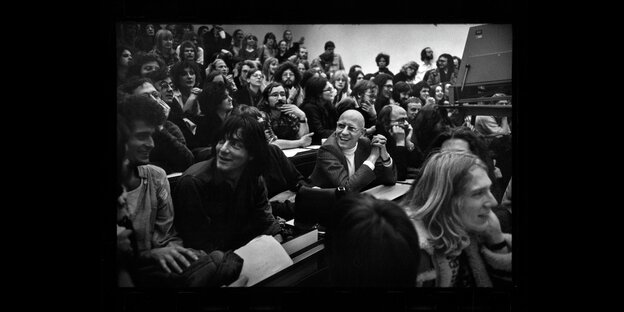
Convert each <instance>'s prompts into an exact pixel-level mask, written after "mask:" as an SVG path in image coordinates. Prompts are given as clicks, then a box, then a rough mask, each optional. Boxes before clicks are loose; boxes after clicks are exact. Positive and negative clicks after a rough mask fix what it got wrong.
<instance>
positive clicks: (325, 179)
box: [310, 134, 397, 192]
mask: <svg viewBox="0 0 624 312" xmlns="http://www.w3.org/2000/svg"><path fill="white" fill-rule="evenodd" d="M370 152H371V145H370V140H369V139H367V138H365V137H360V139H359V140H358V146H357V149H356V150H355V159H354V167H355V173H354V174H353V175H352V176H349V170H348V166H347V159H346V157H345V156H344V154H343V153H342V150H341V149H340V146H338V142H337V141H336V135H335V134H332V135H331V136H330V137H329V138H327V141H325V144H323V145H322V146H321V147H320V148H319V150H318V155H317V158H316V166H315V167H314V171H312V174H311V175H310V180H311V181H312V184H313V185H316V186H318V187H321V188H333V187H338V186H344V187H345V188H346V189H347V191H353V192H359V191H360V190H362V189H363V188H365V187H366V186H369V185H370V184H371V182H373V181H374V183H373V184H372V185H371V186H374V185H377V184H384V185H394V184H395V183H396V180H397V172H396V165H395V164H394V161H393V163H392V166H390V167H385V166H383V165H382V163H381V159H380V158H378V159H377V162H376V163H375V171H373V170H371V169H370V168H369V167H368V166H366V165H364V161H365V160H366V158H368V155H370Z"/></svg>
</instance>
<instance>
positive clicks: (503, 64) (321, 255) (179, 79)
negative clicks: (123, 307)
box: [110, 21, 521, 289]
mask: <svg viewBox="0 0 624 312" xmlns="http://www.w3.org/2000/svg"><path fill="white" fill-rule="evenodd" d="M115 27H116V34H115V37H116V55H115V56H116V58H117V59H116V62H117V70H116V93H117V94H116V99H117V109H116V112H117V119H116V120H117V146H116V152H117V166H116V169H117V174H116V177H117V180H116V183H117V184H116V185H115V187H116V190H117V192H116V194H115V199H116V204H117V248H116V256H115V259H116V261H115V263H116V268H115V271H116V283H117V286H118V287H125V288H128V287H129V288H144V287H160V288H176V289H180V288H189V287H219V288H221V287H239V288H240V287H269V286H279V287H332V286H337V287H401V288H421V287H422V288H426V287H455V288H464V287H467V288H475V287H494V288H510V287H514V285H515V284H514V282H515V281H514V279H512V239H511V238H512V224H514V223H515V222H512V209H511V192H512V186H511V185H512V183H511V180H512V159H511V158H512V139H511V138H512V119H513V118H512V102H513V91H514V89H513V88H512V44H511V43H512V31H511V25H506V24H448V25H443V24H440V25H428V24H414V25H278V24H266V25H242V24H190V23H189V24H160V23H149V22H145V21H140V22H135V21H123V22H118V23H116V25H115ZM397 36H400V37H397ZM518 179H519V178H518V177H517V178H516V180H517V183H520V181H521V180H518ZM111 200H112V198H111ZM111 213H112V209H111ZM110 228H111V230H112V224H111V227H110ZM518 244H519V243H518Z"/></svg>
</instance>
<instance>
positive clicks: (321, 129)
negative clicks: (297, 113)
mask: <svg viewBox="0 0 624 312" xmlns="http://www.w3.org/2000/svg"><path fill="white" fill-rule="evenodd" d="M335 96H336V90H335V89H334V86H332V84H331V83H329V81H327V79H325V78H323V77H312V78H310V79H309V80H308V81H307V82H306V85H305V98H304V100H303V104H301V110H303V112H304V113H305V114H306V116H307V118H308V126H309V127H310V132H314V136H313V137H312V144H321V142H322V139H326V138H327V137H329V136H330V135H332V133H334V132H335V131H336V121H337V120H338V116H337V114H336V109H335V108H334V105H333V104H332V101H333V100H334V97H335Z"/></svg>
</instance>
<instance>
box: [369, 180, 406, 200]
mask: <svg viewBox="0 0 624 312" xmlns="http://www.w3.org/2000/svg"><path fill="white" fill-rule="evenodd" d="M410 187H411V185H409V184H399V183H397V184H395V185H392V186H386V185H377V186H375V187H373V188H371V189H368V190H366V191H364V192H362V193H366V194H370V195H373V197H375V198H377V199H386V200H394V199H396V198H398V197H401V196H402V195H403V194H405V193H407V191H409V189H410Z"/></svg>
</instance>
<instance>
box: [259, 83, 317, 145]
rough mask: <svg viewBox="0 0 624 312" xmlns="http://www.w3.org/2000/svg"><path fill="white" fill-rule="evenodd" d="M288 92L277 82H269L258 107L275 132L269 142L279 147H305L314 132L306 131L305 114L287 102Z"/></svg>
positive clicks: (306, 121)
mask: <svg viewBox="0 0 624 312" xmlns="http://www.w3.org/2000/svg"><path fill="white" fill-rule="evenodd" d="M287 97H288V93H287V92H286V90H285V89H284V86H283V85H282V84H281V83H279V82H271V83H269V84H268V85H267V87H266V88H265V89H264V91H263V92H262V100H261V101H260V104H259V105H258V108H259V109H260V110H261V111H262V112H263V113H264V118H265V120H266V121H267V124H268V125H269V127H270V128H271V131H272V132H273V133H274V134H275V140H271V141H270V142H269V143H272V144H275V145H277V146H279V148H281V149H289V148H297V147H306V146H309V145H310V143H312V136H313V135H314V133H308V132H309V129H308V120H307V118H306V114H305V113H304V112H303V111H302V110H301V109H299V107H297V105H295V104H287V103H286V98H287Z"/></svg>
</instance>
